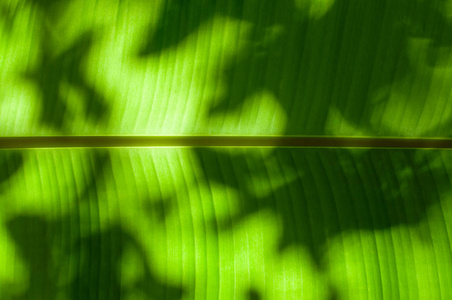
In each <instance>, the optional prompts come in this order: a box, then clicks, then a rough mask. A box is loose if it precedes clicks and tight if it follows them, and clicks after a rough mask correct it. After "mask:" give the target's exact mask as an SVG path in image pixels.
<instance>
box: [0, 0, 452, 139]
mask: <svg viewBox="0 0 452 300" xmlns="http://www.w3.org/2000/svg"><path fill="white" fill-rule="evenodd" d="M0 12H1V13H2V14H1V16H2V18H1V21H0V85H1V87H2V88H1V91H0V99H1V102H0V105H1V106H0V108H1V109H0V135H3V136H4V135H48V134H170V135H174V134H301V135H306V134H316V135H319V134H327V135H385V136H388V135H389V136H393V135H396V136H398V135H401V136H449V135H450V124H451V118H452V106H451V103H452V102H451V101H450V99H451V89H452V85H451V84H449V82H450V81H451V80H452V73H451V72H452V69H451V66H452V61H451V55H450V54H451V49H452V34H451V32H452V30H451V29H452V26H451V24H452V19H451V18H452V2H451V1H449V0H433V1H432V0H368V1H361V0H279V1H262V0H248V1H242V0H228V1H226V0H224V1H223V0H218V1H214V0H191V1H182V0H168V1H163V0H155V1H144V0H130V1H124V0H98V1H92V0H69V1H60V0H2V1H1V4H0Z"/></svg>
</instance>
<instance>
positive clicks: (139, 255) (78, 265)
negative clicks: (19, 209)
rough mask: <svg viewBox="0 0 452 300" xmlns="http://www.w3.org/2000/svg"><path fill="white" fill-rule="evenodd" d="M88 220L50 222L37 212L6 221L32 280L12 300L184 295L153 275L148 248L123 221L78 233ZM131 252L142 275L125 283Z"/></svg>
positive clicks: (173, 296)
mask: <svg viewBox="0 0 452 300" xmlns="http://www.w3.org/2000/svg"><path fill="white" fill-rule="evenodd" d="M74 220H78V221H74ZM77 222H87V223H77ZM89 222H90V220H89V219H86V218H83V217H82V218H74V217H67V218H63V219H61V220H56V221H48V220H45V219H44V218H42V217H40V216H36V215H20V216H17V217H15V218H14V219H12V220H10V221H9V222H8V223H7V225H6V227H7V230H8V232H9V234H10V236H11V237H12V239H13V240H14V242H15V245H16V247H17V250H18V252H19V255H20V257H21V258H22V259H23V261H24V262H25V264H26V266H27V267H28V269H29V278H30V280H29V282H30V284H29V287H28V289H27V290H26V291H25V292H24V293H23V294H21V295H19V296H16V297H15V298H13V299H61V298H62V297H63V298H65V299H128V298H129V297H134V296H135V297H137V296H138V297H141V298H140V299H180V298H181V296H182V294H183V290H182V289H181V288H179V287H175V286H171V285H167V284H165V282H162V281H161V280H160V279H158V278H156V277H155V276H154V275H153V273H152V271H151V269H150V263H149V261H148V255H147V252H146V251H145V250H144V248H143V247H142V246H141V244H140V243H139V242H138V241H137V240H136V239H135V238H134V237H133V236H132V235H130V234H129V233H128V232H127V231H126V230H125V229H123V228H122V227H121V226H120V225H119V224H114V225H111V226H109V227H107V228H105V229H102V230H101V231H99V232H91V233H90V234H89V235H88V236H81V235H80V232H74V231H77V228H80V226H82V224H85V226H86V225H89ZM71 230H73V231H71ZM126 251H129V252H131V253H132V255H133V256H132V257H133V259H134V261H133V262H134V263H136V265H137V266H140V267H141V268H142V273H141V274H140V276H138V277H137V278H133V280H132V281H130V282H127V284H124V282H122V280H121V279H122V278H121V276H122V268H123V266H122V264H123V259H124V255H125V252H126ZM68 271H69V272H68Z"/></svg>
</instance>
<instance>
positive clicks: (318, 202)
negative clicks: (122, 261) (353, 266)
mask: <svg viewBox="0 0 452 300" xmlns="http://www.w3.org/2000/svg"><path fill="white" fill-rule="evenodd" d="M196 152H197V155H198V157H199V164H200V166H201V167H202V170H203V172H204V176H205V177H204V180H205V181H206V182H208V183H209V184H211V183H212V182H215V183H220V184H222V185H224V186H228V187H229V188H233V189H234V190H235V191H237V193H238V195H239V196H238V201H237V205H238V211H237V213H236V214H234V215H232V216H231V217H230V218H225V219H223V220H212V222H214V223H216V222H218V224H219V230H220V231H221V230H231V229H233V228H234V227H235V226H240V223H241V222H243V221H246V220H247V219H248V218H249V217H251V216H253V215H254V214H256V213H259V212H260V211H271V212H272V213H274V214H275V215H276V216H277V217H278V219H279V221H280V222H281V231H282V232H281V237H280V240H279V249H280V251H284V250H285V249H286V248H287V247H289V246H293V245H295V246H301V247H303V248H305V249H306V250H307V251H308V253H309V254H310V256H311V257H312V259H313V261H314V262H315V264H316V266H317V267H318V270H319V271H321V272H325V271H327V270H328V269H327V267H328V263H329V262H328V260H327V259H328V255H326V254H328V250H329V249H328V245H329V244H330V242H331V241H333V240H336V239H337V238H341V237H343V236H345V235H346V234H347V233H354V232H359V231H368V232H376V231H380V230H385V229H390V228H395V227H396V226H400V225H403V226H409V227H411V228H413V229H415V230H416V232H417V233H418V234H419V238H420V240H422V241H423V242H424V243H425V245H426V246H428V245H432V240H431V233H430V232H429V229H426V228H425V227H423V226H420V225H421V224H422V222H423V221H425V218H426V216H427V212H428V210H429V207H431V206H432V205H435V204H437V203H438V202H440V201H441V196H442V195H443V194H444V193H445V192H446V191H449V190H450V180H449V177H448V176H449V175H448V173H447V170H445V169H438V167H437V165H436V163H437V162H438V159H440V158H439V157H438V152H436V151H431V152H429V151H418V150H391V151H388V150H355V151H351V150H343V149H288V148H285V149H276V150H274V151H273V154H272V156H271V157H270V158H264V157H260V156H256V151H255V150H254V153H253V150H242V151H240V150H231V151H221V152H220V151H216V150H212V149H205V148H199V149H196ZM443 163H444V162H443ZM435 166H436V167H435ZM442 166H443V167H444V166H445V165H444V164H443V165H442ZM281 178H282V179H283V181H282V183H280V184H277V183H276V182H277V181H278V179H281ZM265 187H267V190H265ZM212 226H214V225H212ZM333 291H334V289H332V293H333ZM335 293H337V292H335ZM337 297H338V296H337V295H336V296H335V298H337Z"/></svg>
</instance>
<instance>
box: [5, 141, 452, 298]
mask: <svg viewBox="0 0 452 300" xmlns="http://www.w3.org/2000/svg"><path fill="white" fill-rule="evenodd" d="M451 159H452V153H451V152H448V151H434V150H432V151H415V150H412V151H408V150H395V151H387V150H333V149H330V150H319V149H317V150H314V149H278V150H271V149H230V150H217V149H213V148H210V149H175V148H174V149H171V148H167V149H129V150H109V151H106V150H105V151H100V150H99V151H88V150H50V149H49V150H29V151H22V152H13V151H1V152H0V164H1V166H2V168H1V173H0V176H1V177H0V180H1V181H0V198H1V201H0V206H1V207H0V219H1V226H0V245H1V246H0V265H1V268H0V289H1V294H2V297H3V299H118V298H117V295H121V296H122V297H121V299H179V298H182V299H194V298H196V299H218V298H219V299H249V298H247V297H248V296H250V295H251V296H253V295H254V296H256V295H259V296H260V297H261V299H301V298H302V297H305V298H306V299H331V298H329V297H331V296H332V295H333V294H336V296H338V298H337V299H383V298H384V299H449V298H450V297H451V296H452V285H451V282H452V274H451V273H450V269H451V268H452V251H451V246H450V239H451V238H452V237H451V228H452V218H451V217H452V206H451V203H452V202H451V200H452V190H451V188H450V186H451V181H450V178H451V177H452V168H451V166H450V163H449V162H450V161H451ZM181 291H183V292H181ZM165 295H166V296H165ZM9 297H11V298H9ZM15 297H18V298H15ZM165 297H167V298H165ZM251 299H257V298H251Z"/></svg>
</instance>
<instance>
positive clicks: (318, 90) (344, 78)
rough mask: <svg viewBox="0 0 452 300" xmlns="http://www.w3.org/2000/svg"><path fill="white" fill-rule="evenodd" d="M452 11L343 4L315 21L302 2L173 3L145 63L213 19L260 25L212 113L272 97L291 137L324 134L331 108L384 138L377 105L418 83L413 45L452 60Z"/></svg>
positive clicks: (341, 0)
mask: <svg viewBox="0 0 452 300" xmlns="http://www.w3.org/2000/svg"><path fill="white" fill-rule="evenodd" d="M313 2H314V1H312V3H313ZM306 3H311V2H309V1H306ZM312 3H311V4H312ZM312 5H316V4H315V3H314V4H312ZM444 5H445V4H444V1H443V0H435V1H425V0H415V1H407V0H397V1H389V0H384V1H380V0H372V1H364V2H363V1H357V0H336V1H335V2H334V4H333V5H332V7H331V8H330V9H329V10H328V11H327V12H326V13H325V14H324V15H322V16H321V17H318V18H311V17H309V16H308V12H309V10H310V9H312V8H310V7H309V4H307V5H306V7H299V5H298V6H297V3H296V2H295V1H293V0H284V1H246V2H243V1H239V0H234V1H226V2H225V3H223V2H222V1H213V0H190V1H178V0H168V1H166V2H165V6H164V8H163V13H162V16H161V20H160V22H159V23H158V24H157V26H156V27H155V28H154V29H153V30H151V33H150V36H149V37H148V39H147V40H146V42H145V45H144V46H143V49H142V51H141V52H140V55H142V56H143V55H159V54H160V53H162V52H163V51H166V50H167V49H169V48H172V47H176V46H177V45H179V44H180V43H182V42H183V41H184V40H185V38H186V37H187V36H189V35H191V34H198V33H199V32H198V29H199V27H200V26H201V25H202V24H205V23H206V22H209V20H211V19H212V18H214V17H229V18H235V19H238V20H242V21H246V22H247V23H248V24H251V30H250V32H249V33H248V34H247V35H246V36H245V37H242V38H243V39H245V40H246V45H247V46H245V47H244V48H241V50H240V51H239V52H238V53H235V54H234V55H232V56H231V57H230V58H228V59H226V64H225V65H224V66H221V67H220V70H219V74H220V79H221V80H222V81H224V82H225V84H226V92H225V93H224V94H223V95H222V96H220V97H217V96H216V98H215V99H213V100H214V101H213V102H214V103H216V105H215V107H212V109H211V113H212V115H215V114H219V115H224V114H226V113H228V112H232V111H234V110H240V109H241V107H242V105H243V104H244V103H245V102H246V100H247V99H249V98H250V97H251V96H253V95H259V94H260V93H262V92H269V93H271V94H272V95H273V96H274V97H275V98H276V99H277V101H278V102H279V104H280V105H281V107H282V108H283V109H284V111H285V112H286V113H287V116H288V118H287V120H288V124H287V131H286V134H324V133H325V132H324V127H325V125H326V119H327V117H328V112H329V109H328V108H329V107H335V108H336V109H337V110H338V111H339V112H340V114H341V115H342V116H343V117H344V118H345V119H346V120H347V121H348V122H349V123H351V124H355V126H356V127H357V128H360V129H363V130H364V129H365V130H368V131H369V132H374V133H376V134H381V132H376V131H375V129H374V128H372V124H370V116H371V114H372V112H373V111H374V109H376V107H377V106H378V107H381V106H382V105H383V103H384V102H386V101H388V99H387V98H388V95H382V96H381V97H379V99H376V100H375V99H373V98H372V97H374V96H375V93H376V92H377V91H380V90H381V89H382V88H385V87H388V86H391V85H393V84H395V83H397V82H400V81H401V80H403V79H406V80H408V79H410V78H411V77H412V76H413V74H414V70H413V66H412V63H411V61H410V58H409V55H408V52H407V49H408V47H409V43H410V41H411V40H412V39H425V40H427V41H428V43H429V46H428V49H429V50H428V53H429V54H428V58H427V60H428V61H427V62H426V63H430V64H432V65H435V64H436V63H437V62H438V63H440V62H441V61H444V59H445V58H444V57H442V56H444V55H446V54H447V53H449V52H447V53H446V54H444V53H443V54H442V52H441V51H442V50H441V49H444V47H449V48H448V49H450V46H452V33H451V32H452V30H451V29H452V22H450V21H449V20H448V19H447V18H446V16H445V14H444V13H443V11H444ZM288 12H289V13H288ZM319 37H322V39H320V38H319ZM426 84H427V83H426ZM427 90H428V89H427ZM425 92H426V91H425ZM383 94H384V93H383ZM384 130H386V131H388V132H384V134H390V129H389V128H385V129H384Z"/></svg>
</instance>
